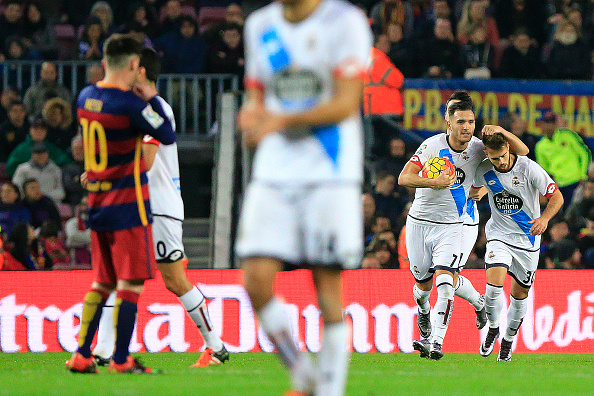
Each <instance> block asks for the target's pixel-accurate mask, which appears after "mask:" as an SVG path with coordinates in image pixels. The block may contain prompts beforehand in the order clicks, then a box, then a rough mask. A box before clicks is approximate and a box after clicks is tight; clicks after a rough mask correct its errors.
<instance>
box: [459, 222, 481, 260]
mask: <svg viewBox="0 0 594 396" xmlns="http://www.w3.org/2000/svg"><path fill="white" fill-rule="evenodd" d="M478 232H479V226H478V224H464V225H463V226H462V241H461V242H460V243H461V248H462V250H461V252H462V253H461V255H460V271H462V270H463V269H464V266H465V265H466V262H467V261H468V257H470V254H471V253H472V249H474V244H475V243H476V238H477V237H478Z"/></svg>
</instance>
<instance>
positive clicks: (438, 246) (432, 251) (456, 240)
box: [406, 216, 462, 282]
mask: <svg viewBox="0 0 594 396" xmlns="http://www.w3.org/2000/svg"><path fill="white" fill-rule="evenodd" d="M461 235H462V223H456V224H438V223H431V222H426V221H422V220H415V219H413V218H412V217H410V216H408V217H407V219H406V250H407V252H408V259H409V261H410V271H411V272H412V274H413V276H414V278H415V279H416V280H417V281H418V282H423V281H426V280H428V279H429V278H431V276H433V272H435V270H448V271H452V272H455V271H457V270H458V267H459V266H460V243H461Z"/></svg>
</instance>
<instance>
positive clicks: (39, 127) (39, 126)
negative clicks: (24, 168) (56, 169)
mask: <svg viewBox="0 0 594 396" xmlns="http://www.w3.org/2000/svg"><path fill="white" fill-rule="evenodd" d="M36 142H43V143H45V147H46V148H47V149H48V151H49V157H50V159H51V160H52V161H54V162H55V163H56V165H58V166H64V165H66V164H67V163H69V162H70V159H69V158H68V155H66V153H65V152H64V151H62V150H61V149H60V148H59V147H58V146H56V145H55V144H53V143H52V142H50V141H49V140H48V139H47V125H45V121H43V118H41V117H40V116H39V117H36V118H35V119H34V120H33V122H32V123H31V125H30V127H29V135H27V137H26V138H25V141H24V142H22V143H21V144H19V145H18V146H16V148H15V149H14V150H12V152H11V153H10V155H9V156H8V161H7V162H6V173H7V174H8V176H10V177H12V175H14V172H15V171H16V168H17V166H19V165H20V164H22V163H24V162H27V161H29V160H30V159H31V149H32V147H33V144H35V143H36Z"/></svg>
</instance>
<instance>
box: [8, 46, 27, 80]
mask: <svg viewBox="0 0 594 396" xmlns="http://www.w3.org/2000/svg"><path fill="white" fill-rule="evenodd" d="M6 48H7V50H6V60H9V61H10V60H12V61H22V60H31V59H32V57H31V54H30V52H29V50H28V49H27V48H26V47H25V44H24V39H23V38H22V37H19V36H11V37H9V38H7V39H6ZM23 72H26V73H27V75H26V78H30V74H29V71H28V70H26V71H25V70H23ZM12 80H13V78H11V77H9V81H12Z"/></svg>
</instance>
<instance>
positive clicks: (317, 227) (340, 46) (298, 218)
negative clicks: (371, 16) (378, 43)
mask: <svg viewBox="0 0 594 396" xmlns="http://www.w3.org/2000/svg"><path fill="white" fill-rule="evenodd" d="M245 37H246V87H247V90H248V98H249V99H248V102H247V103H246V104H245V105H244V106H243V107H242V110H241V112H240V115H239V126H240V129H241V130H242V133H243V134H244V138H245V140H246V142H247V143H248V144H249V145H251V146H252V147H254V146H256V154H255V158H254V167H253V179H252V181H251V183H250V185H249V187H248V189H247V192H246V197H245V200H244V204H243V208H242V213H241V219H240V224H239V231H238V240H237V244H236V251H237V255H238V257H239V258H240V259H241V260H242V266H243V270H244V284H245V288H246V290H247V292H248V294H249V296H250V299H251V302H252V305H253V307H254V310H255V311H256V314H257V316H258V319H259V321H260V324H261V325H262V328H263V329H264V331H265V332H266V334H267V335H268V337H269V338H270V340H271V341H272V343H273V344H274V345H275V346H276V349H277V350H278V352H279V356H280V358H281V359H282V360H283V362H284V363H285V364H286V365H287V366H288V368H289V370H290V374H291V382H292V390H291V391H290V392H289V394H292V395H307V394H309V395H312V394H314V393H315V395H318V396H321V395H323V396H337V395H343V394H344V391H345V386H346V378H347V372H348V362H349V357H348V353H347V349H346V340H347V334H348V329H347V324H346V322H345V321H344V319H343V316H342V300H341V269H345V268H356V267H358V266H359V265H360V260H361V254H362V252H363V235H362V233H361V230H362V228H363V220H362V210H361V181H362V180H361V179H362V173H363V164H362V158H363V147H362V146H363V145H362V141H363V139H362V128H361V120H360V116H359V111H360V102H361V96H362V92H363V75H364V72H365V69H366V63H367V58H368V56H369V52H370V50H371V32H370V29H369V24H368V23H367V20H366V19H365V15H364V14H363V13H362V12H361V11H360V10H359V9H357V8H356V7H354V6H353V5H351V4H350V3H348V2H346V1H343V0H325V1H321V0H281V1H278V2H273V3H272V4H270V5H268V6H266V7H264V8H262V9H261V10H259V11H256V12H255V13H253V14H252V15H251V16H250V17H249V18H248V20H247V21H246V26H245ZM283 263H290V264H293V265H296V266H299V265H301V266H305V267H306V268H311V269H312V273H313V281H314V285H315V287H316V291H317V296H318V304H319V306H320V310H321V312H322V318H323V322H324V330H323V340H322V349H321V351H320V353H319V356H318V359H317V365H318V366H319V367H318V369H314V368H313V367H312V364H313V363H312V362H311V361H310V359H309V357H308V355H307V354H305V353H300V352H299V350H298V348H297V345H296V344H295V340H294V338H293V337H292V336H291V333H292V330H291V323H290V320H289V318H288V316H287V313H286V310H285V308H284V306H283V304H282V303H281V301H280V300H279V299H278V298H276V297H274V292H273V285H274V280H275V277H276V274H277V272H279V271H281V270H282V269H283ZM295 287H299V286H298V285H295Z"/></svg>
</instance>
